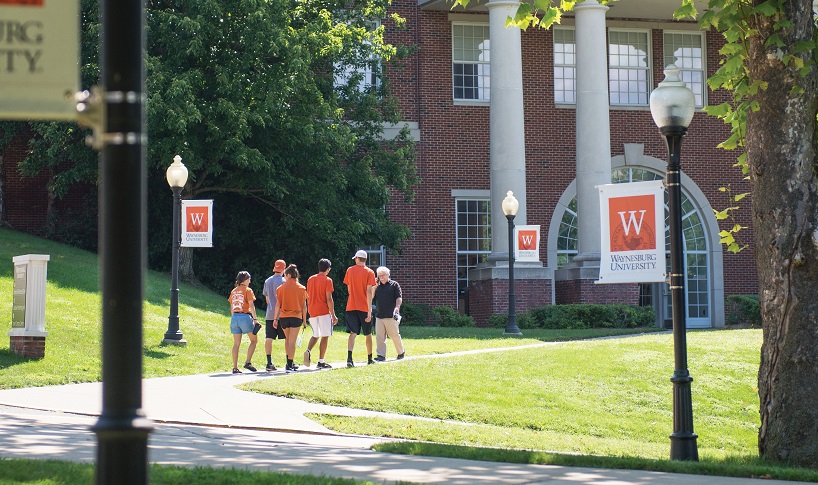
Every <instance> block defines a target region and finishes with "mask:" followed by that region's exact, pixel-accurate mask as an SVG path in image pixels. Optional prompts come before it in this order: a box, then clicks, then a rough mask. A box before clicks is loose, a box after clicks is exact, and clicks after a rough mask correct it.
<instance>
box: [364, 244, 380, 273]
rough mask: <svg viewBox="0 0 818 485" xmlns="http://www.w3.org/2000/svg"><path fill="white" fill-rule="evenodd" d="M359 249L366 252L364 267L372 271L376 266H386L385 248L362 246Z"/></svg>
mask: <svg viewBox="0 0 818 485" xmlns="http://www.w3.org/2000/svg"><path fill="white" fill-rule="evenodd" d="M361 249H363V250H364V251H366V265H367V266H369V267H370V268H372V269H376V268H377V267H378V266H386V246H383V245H381V246H364V247H362V248H361Z"/></svg>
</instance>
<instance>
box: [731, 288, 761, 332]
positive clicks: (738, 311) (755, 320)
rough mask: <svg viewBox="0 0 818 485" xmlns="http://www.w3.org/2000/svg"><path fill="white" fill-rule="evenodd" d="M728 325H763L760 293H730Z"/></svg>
mask: <svg viewBox="0 0 818 485" xmlns="http://www.w3.org/2000/svg"><path fill="white" fill-rule="evenodd" d="M726 323H727V324H728V325H736V324H750V325H752V326H753V327H760V326H761V307H759V305H758V295H730V296H728V297H727V317H726Z"/></svg>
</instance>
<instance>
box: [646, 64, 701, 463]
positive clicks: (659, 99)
mask: <svg viewBox="0 0 818 485" xmlns="http://www.w3.org/2000/svg"><path fill="white" fill-rule="evenodd" d="M694 107H695V97H694V95H693V92H692V91H691V90H690V89H689V88H688V87H687V86H686V85H685V83H684V82H682V80H681V79H680V78H679V69H678V68H676V66H674V65H670V66H668V67H667V68H665V79H664V80H663V81H662V82H661V83H659V85H658V86H657V87H656V89H655V90H653V92H652V93H651V95H650V113H651V115H652V116H653V121H654V122H655V123H656V126H658V127H659V132H660V133H661V134H662V135H663V136H664V137H665V141H666V143H667V149H668V163H667V172H666V178H665V185H666V186H667V196H668V212H669V216H670V217H669V224H670V278H669V281H670V295H671V305H672V308H673V356H674V364H675V365H674V367H675V371H674V373H673V377H671V378H670V381H671V382H672V383H673V433H671V435H670V459H671V460H687V461H698V460H699V451H698V447H697V444H696V439H697V438H698V436H697V435H696V433H694V432H693V400H692V397H691V391H690V383H691V382H692V381H693V378H692V377H690V372H689V371H688V369H687V336H686V332H687V328H686V327H687V323H686V321H685V307H686V303H685V284H684V283H685V279H684V272H685V269H684V247H683V241H682V187H681V182H682V176H681V172H682V168H681V155H680V152H681V147H682V138H683V137H684V136H685V134H686V133H687V127H688V125H690V122H691V120H692V119H693V111H694Z"/></svg>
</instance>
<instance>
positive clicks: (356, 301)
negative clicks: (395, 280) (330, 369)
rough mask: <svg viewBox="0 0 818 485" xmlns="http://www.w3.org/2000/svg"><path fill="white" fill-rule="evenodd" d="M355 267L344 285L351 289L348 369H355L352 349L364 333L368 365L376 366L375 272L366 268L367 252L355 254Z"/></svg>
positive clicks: (348, 313) (345, 277)
mask: <svg viewBox="0 0 818 485" xmlns="http://www.w3.org/2000/svg"><path fill="white" fill-rule="evenodd" d="M352 259H354V260H355V266H350V267H349V268H347V272H346V274H345V275H344V284H345V285H347V288H348V289H349V298H348V299H347V308H346V313H345V315H344V316H345V317H346V321H347V330H349V341H348V343H347V367H355V363H354V362H353V360H352V349H353V348H354V347H355V337H357V336H358V335H360V334H361V333H362V332H363V334H364V335H366V353H367V354H368V357H367V364H374V363H375V361H374V360H373V359H372V298H373V297H374V296H375V285H376V284H377V283H376V282H375V272H374V271H372V270H371V269H370V268H368V267H367V266H366V260H367V255H366V251H363V250H358V252H357V253H355V257H354V258H352Z"/></svg>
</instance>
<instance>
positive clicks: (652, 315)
mask: <svg viewBox="0 0 818 485" xmlns="http://www.w3.org/2000/svg"><path fill="white" fill-rule="evenodd" d="M488 323H489V325H490V326H492V327H498V328H503V327H505V326H506V325H507V324H508V315H505V314H500V315H492V316H491V317H489V318H488ZM655 323H656V312H654V310H653V308H652V307H642V306H635V305H624V304H610V305H597V304H574V305H547V306H543V307H537V308H532V309H531V310H529V311H527V312H524V313H522V314H520V315H517V326H518V327H519V328H521V329H531V328H549V329H582V328H636V327H652V326H654V325H655Z"/></svg>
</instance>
